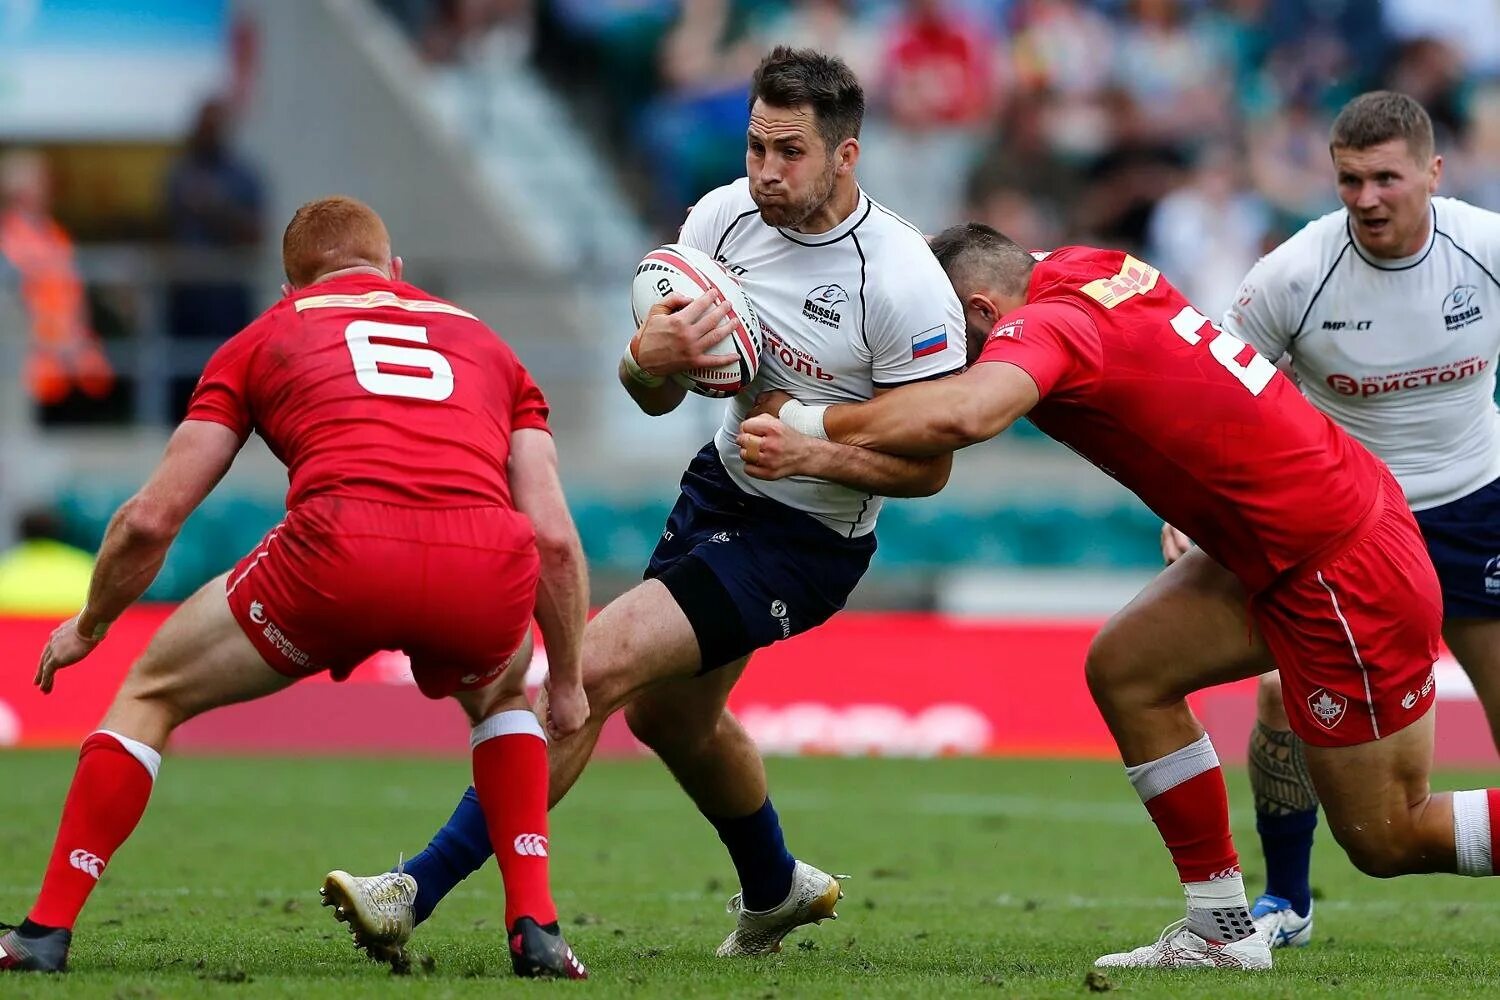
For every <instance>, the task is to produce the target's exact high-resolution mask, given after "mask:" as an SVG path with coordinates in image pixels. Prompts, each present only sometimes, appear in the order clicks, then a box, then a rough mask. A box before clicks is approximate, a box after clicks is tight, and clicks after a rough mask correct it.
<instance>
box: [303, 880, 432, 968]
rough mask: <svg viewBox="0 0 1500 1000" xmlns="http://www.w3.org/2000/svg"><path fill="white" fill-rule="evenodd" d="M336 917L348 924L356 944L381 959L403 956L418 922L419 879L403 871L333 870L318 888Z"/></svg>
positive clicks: (374, 957)
mask: <svg viewBox="0 0 1500 1000" xmlns="http://www.w3.org/2000/svg"><path fill="white" fill-rule="evenodd" d="M319 893H320V894H321V895H322V897H323V905H324V906H331V907H333V915H334V917H335V919H337V920H340V921H343V922H344V923H346V924H348V925H349V933H350V934H353V935H354V946H355V947H356V948H363V949H364V950H365V951H366V952H368V953H369V955H370V957H371V958H373V959H375V960H377V961H382V962H391V961H396V960H398V959H399V958H400V957H401V956H402V952H403V950H404V947H405V945H406V942H407V940H408V939H409V938H410V937H411V929H412V926H413V925H414V924H415V922H416V920H415V908H414V904H415V903H416V900H417V880H416V879H414V878H412V877H411V876H410V875H408V874H406V873H405V872H403V871H394V872H382V873H381V874H379V875H370V876H368V877H362V876H359V875H350V874H349V873H348V872H345V871H332V872H329V873H328V875H327V876H326V877H325V878H324V879H323V888H322V889H320V890H319Z"/></svg>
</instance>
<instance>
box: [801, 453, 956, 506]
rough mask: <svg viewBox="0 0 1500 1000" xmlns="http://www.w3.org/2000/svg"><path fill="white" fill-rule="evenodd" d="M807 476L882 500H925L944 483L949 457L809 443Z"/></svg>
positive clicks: (951, 461)
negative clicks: (896, 498)
mask: <svg viewBox="0 0 1500 1000" xmlns="http://www.w3.org/2000/svg"><path fill="white" fill-rule="evenodd" d="M810 444H811V446H812V447H811V450H810V452H809V454H808V475H812V476H816V477H817V478H819V479H827V480H829V481H830V482H834V483H838V484H840V485H842V486H848V487H849V488H850V489H856V490H860V491H861V492H864V493H873V494H875V495H876V496H883V497H929V496H932V495H933V494H934V493H937V492H938V491H939V490H941V489H942V488H943V487H944V486H945V485H947V483H948V472H949V470H950V469H951V468H952V466H953V459H952V457H951V456H949V455H937V456H933V457H931V458H911V457H908V456H904V455H889V454H886V453H884V452H878V451H869V450H867V449H865V448H856V447H854V446H852V445H847V444H839V443H837V442H834V441H816V440H814V441H811V442H810Z"/></svg>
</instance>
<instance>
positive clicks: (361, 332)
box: [344, 319, 453, 402]
mask: <svg viewBox="0 0 1500 1000" xmlns="http://www.w3.org/2000/svg"><path fill="white" fill-rule="evenodd" d="M377 337H378V338H380V339H381V340H386V341H390V340H400V341H404V342H405V343H406V344H426V343H427V328H426V327H425V326H408V325H407V324H405V323H381V322H377V321H376V320H370V319H357V320H355V321H354V322H352V323H350V324H349V325H348V326H346V327H344V341H345V342H346V343H347V344H348V345H349V357H350V358H352V359H353V361H354V377H355V378H356V379H358V380H359V384H360V387H361V388H363V389H364V390H365V391H366V392H373V393H374V394H375V395H377V396H404V397H406V398H408V399H429V400H432V401H434V402H442V401H443V400H445V399H447V398H448V397H449V396H451V395H453V366H452V365H450V364H449V363H448V359H447V358H445V357H443V356H442V355H441V354H439V353H438V352H437V351H435V350H433V349H432V348H431V347H407V346H404V345H402V344H390V343H376V341H375V340H374V339H372V338H377ZM382 366H385V367H382ZM393 368H394V369H401V370H396V371H392V370H391V369H393ZM417 372H422V373H424V374H416V373H417Z"/></svg>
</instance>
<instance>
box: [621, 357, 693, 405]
mask: <svg viewBox="0 0 1500 1000" xmlns="http://www.w3.org/2000/svg"><path fill="white" fill-rule="evenodd" d="M619 376H620V384H621V385H622V386H624V387H625V391H626V392H628V393H630V398H631V399H633V400H635V405H636V406H639V407H640V408H641V412H643V413H645V414H646V415H648V416H652V417H659V416H661V415H662V414H664V413H671V412H672V411H673V410H675V409H677V407H678V406H680V405H681V404H682V401H683V400H684V399H685V398H687V390H686V389H684V388H683V387H682V386H680V385H678V384H677V383H676V382H673V381H672V380H671V379H667V380H666V381H665V382H663V383H661V384H660V385H656V386H652V385H647V384H645V383H643V382H641V381H640V380H639V379H638V378H637V377H636V376H635V375H634V374H633V373H632V372H630V371H628V370H626V367H625V363H624V362H623V361H622V362H620V368H619Z"/></svg>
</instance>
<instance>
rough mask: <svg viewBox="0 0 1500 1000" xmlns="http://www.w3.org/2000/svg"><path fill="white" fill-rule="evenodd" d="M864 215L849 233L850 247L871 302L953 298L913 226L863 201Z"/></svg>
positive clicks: (946, 283)
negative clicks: (862, 273)
mask: <svg viewBox="0 0 1500 1000" xmlns="http://www.w3.org/2000/svg"><path fill="white" fill-rule="evenodd" d="M857 211H859V212H861V213H864V218H862V219H861V220H860V221H859V224H858V225H856V226H855V227H854V228H853V229H852V230H851V231H850V235H851V236H852V237H853V239H852V240H851V241H850V243H851V247H852V248H853V249H854V251H855V253H856V254H857V255H858V257H859V265H860V267H861V269H862V270H863V271H864V272H865V287H866V292H867V294H868V295H869V296H871V297H873V299H875V300H889V301H894V300H905V299H910V298H913V297H916V298H921V299H932V298H944V299H945V298H947V297H949V296H951V295H952V294H953V286H952V285H950V284H949V282H948V278H947V275H945V274H944V273H943V267H942V265H941V264H939V263H938V260H937V258H936V257H934V256H933V254H932V248H931V247H930V246H928V245H927V237H926V236H924V235H923V234H922V231H921V230H919V229H918V228H917V227H916V226H914V225H912V224H911V223H910V222H907V221H906V220H905V219H903V218H902V217H901V216H900V215H897V214H896V213H895V212H893V211H891V210H890V209H888V208H886V207H885V206H884V205H882V204H880V202H878V201H875V200H874V199H873V198H869V197H866V199H865V202H864V204H862V205H861V206H860V207H859V208H858V209H857Z"/></svg>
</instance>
